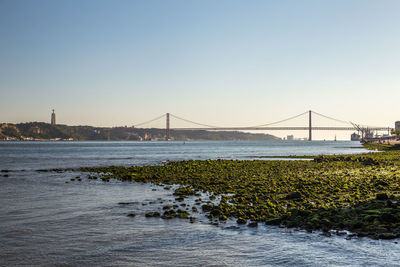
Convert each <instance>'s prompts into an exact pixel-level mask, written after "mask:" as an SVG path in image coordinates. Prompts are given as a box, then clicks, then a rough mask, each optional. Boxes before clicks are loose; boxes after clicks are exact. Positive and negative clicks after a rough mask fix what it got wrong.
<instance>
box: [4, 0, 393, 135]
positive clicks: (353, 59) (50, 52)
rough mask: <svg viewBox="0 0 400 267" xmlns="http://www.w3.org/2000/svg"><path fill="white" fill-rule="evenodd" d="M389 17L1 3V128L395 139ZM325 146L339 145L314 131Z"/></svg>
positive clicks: (211, 5)
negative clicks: (315, 116) (317, 116)
mask: <svg viewBox="0 0 400 267" xmlns="http://www.w3.org/2000/svg"><path fill="white" fill-rule="evenodd" d="M399 10H400V2H399V1H367V0H366V1H361V0H359V1H355V0H349V1H347V0H346V1H344V0H343V1H316V0H315V1H250V2H249V1H152V0H150V1H122V0H121V1H101V0H99V1H90V0H88V1H76V0H71V1H49V0H48V1H43V0H36V1H23V0H13V1H10V0H2V1H0V36H1V42H0V59H1V60H0V94H1V98H0V99H1V100H0V122H10V123H18V122H28V121H44V122H49V123H50V114H51V110H52V109H55V112H56V114H57V123H60V124H67V125H92V126H125V125H127V126H132V125H134V124H137V123H140V122H143V121H146V120H149V119H152V118H154V117H156V116H159V115H162V114H165V113H167V112H170V113H173V114H176V115H178V116H182V117H184V118H187V119H190V120H193V121H196V122H201V123H205V124H210V125H218V126H251V125H259V124H263V123H269V122H274V121H278V120H280V119H284V118H287V117H290V116H293V115H296V114H299V113H302V112H304V111H307V110H310V109H311V110H315V111H317V112H320V113H323V114H326V115H329V116H332V117H335V118H339V119H342V120H346V121H353V122H357V123H363V124H368V125H376V126H390V127H394V122H395V121H399V120H400V112H399V111H398V110H399V108H398V107H399V99H400V89H399V88H400V76H399V75H398V70H399V69H400V53H399V49H398V47H400V34H399V32H398V29H399V28H400V18H399V16H398V12H399ZM157 123H158V124H157ZM157 123H156V124H155V125H154V127H160V126H165V122H157ZM178 123H179V125H177V124H178ZM306 123H307V119H302V118H300V119H299V122H298V124H305V125H306ZM315 123H318V120H317V121H316V122H315ZM320 123H322V124H323V123H324V122H323V121H322V120H321V121H320ZM174 126H176V127H184V126H185V125H184V124H183V123H181V122H178V121H174V120H172V121H171V127H174ZM269 133H270V134H276V135H277V136H280V137H284V136H287V135H291V134H293V135H294V137H295V138H300V137H306V136H307V133H306V132H304V133H300V132H287V133H286V132H285V133H275V132H269ZM334 135H337V137H338V139H345V137H347V139H348V137H349V136H348V133H339V132H338V133H329V134H328V133H323V132H321V133H315V137H316V138H319V139H324V137H326V139H333V136H334Z"/></svg>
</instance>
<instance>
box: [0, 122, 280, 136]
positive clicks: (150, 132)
mask: <svg viewBox="0 0 400 267" xmlns="http://www.w3.org/2000/svg"><path fill="white" fill-rule="evenodd" d="M164 139H165V130H164V129H154V128H151V129H144V128H133V127H113V128H107V127H92V126H68V125H62V124H58V125H50V124H48V123H44V122H28V123H19V124H10V123H3V124H1V125H0V140H81V141H83V140H98V141H101V140H103V141H104V140H112V141H123V140H164ZM171 139H172V140H182V141H184V140H279V139H280V138H278V137H276V136H273V135H269V134H253V133H245V132H238V131H204V130H199V131H197V130H194V131H187V130H186V131H183V130H171Z"/></svg>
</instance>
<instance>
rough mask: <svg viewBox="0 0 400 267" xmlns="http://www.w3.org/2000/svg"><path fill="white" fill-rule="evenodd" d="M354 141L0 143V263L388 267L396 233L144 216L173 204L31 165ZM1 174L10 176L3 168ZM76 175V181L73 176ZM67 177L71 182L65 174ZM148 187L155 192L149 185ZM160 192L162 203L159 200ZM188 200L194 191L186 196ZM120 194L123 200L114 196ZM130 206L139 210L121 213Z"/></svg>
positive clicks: (395, 255)
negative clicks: (349, 234) (349, 235)
mask: <svg viewBox="0 0 400 267" xmlns="http://www.w3.org/2000/svg"><path fill="white" fill-rule="evenodd" d="M355 146H359V145H358V144H357V143H355V142H186V143H185V144H184V143H183V142H65V143H63V142H0V170H10V171H9V172H1V173H0V174H1V175H2V176H0V241H1V242H0V265H1V266H10V265H11V266H20V265H29V266H31V265H40V266H42V265H52V266H53V265H66V266H75V265H81V266H88V265H90V266H97V265H99V266H166V265H169V266H271V265H273V266H276V265H281V266H293V265H294V266H327V265H334V266H343V265H350V266H365V265H369V266H395V265H398V263H399V262H400V245H399V244H398V243H397V242H398V241H396V240H389V241H381V240H371V239H368V238H360V239H351V240H346V239H345V237H344V236H335V235H333V236H331V237H325V236H322V235H321V234H320V233H312V234H309V233H306V232H304V231H295V230H293V229H283V228H279V227H273V226H264V225H259V227H258V228H255V229H254V228H248V227H247V226H240V227H237V225H236V223H234V222H230V221H228V222H227V223H226V224H220V225H219V226H214V225H211V224H210V223H209V222H208V220H207V219H206V218H204V216H202V215H200V214H199V215H197V216H196V217H197V221H196V222H195V223H194V224H190V223H189V222H188V221H186V220H179V219H174V220H162V219H159V218H145V216H144V214H145V213H146V212H147V211H154V210H155V209H158V208H160V207H161V206H162V205H165V204H166V203H172V201H173V199H174V197H173V196H172V192H173V191H172V190H165V189H163V188H162V187H159V186H156V185H152V184H137V183H128V182H125V183H123V182H120V181H113V180H112V181H111V182H109V183H105V182H102V181H101V180H88V179H86V174H82V173H79V172H66V173H54V172H50V173H40V172H36V171H35V170H37V169H45V168H74V167H81V166H105V165H144V164H160V162H161V161H163V160H184V159H208V158H211V159H216V158H226V159H251V158H252V157H254V156H278V155H284V156H286V155H315V154H340V153H360V152H363V151H364V150H363V149H362V148H356V149H355V148H352V147H355ZM5 175H8V177H5ZM77 176H80V177H81V178H82V181H80V182H79V181H78V180H75V181H70V179H71V178H73V179H74V178H76V177H77ZM66 182H68V183H66ZM154 190H155V191H154ZM161 201H163V203H161ZM189 201H191V199H189ZM119 202H129V203H130V204H128V205H121V204H119ZM131 212H134V213H136V214H137V216H136V217H134V218H132V217H128V216H127V214H129V213H131Z"/></svg>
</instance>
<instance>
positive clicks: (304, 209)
mask: <svg viewBox="0 0 400 267" xmlns="http://www.w3.org/2000/svg"><path fill="white" fill-rule="evenodd" d="M370 148H371V149H374V150H375V149H378V146H376V145H372V146H371V147H370ZM380 150H384V151H385V152H380V153H364V154H360V155H339V156H338V155H332V156H315V157H313V160H298V161H259V160H255V161H236V160H207V161H193V160H190V161H180V162H169V163H168V164H165V165H163V166H142V167H136V166H133V167H114V166H112V167H102V168H82V169H81V170H82V171H86V172H91V173H98V174H99V175H100V176H101V177H102V179H105V180H109V179H110V178H115V179H119V180H123V181H134V182H140V183H156V184H163V185H165V186H166V187H170V186H171V185H173V184H179V185H181V187H179V188H177V189H176V190H175V191H174V195H176V196H178V198H177V199H176V200H177V201H183V200H184V199H185V198H186V197H188V196H199V195H200V194H199V193H200V192H203V193H206V192H208V193H210V195H211V197H210V199H211V198H212V199H215V196H218V195H219V196H221V201H220V202H219V203H212V202H209V203H206V204H202V205H201V210H202V211H203V212H204V213H206V215H207V216H208V218H210V220H215V219H218V220H220V221H226V220H227V219H229V218H232V219H233V218H235V219H236V220H237V222H238V223H239V224H246V223H247V221H250V224H252V225H254V224H255V223H258V222H264V223H265V224H270V225H284V226H286V227H299V228H302V229H306V230H308V231H313V230H322V231H325V232H326V231H328V230H331V229H335V230H349V231H353V232H355V233H357V234H358V235H359V236H369V237H373V238H396V237H400V224H397V222H400V217H399V216H400V210H399V208H400V207H399V206H398V205H397V199H398V196H399V195H400V151H398V150H397V149H394V148H388V147H384V149H380ZM385 196H386V197H385ZM390 198H391V199H390ZM201 202H202V200H201V199H196V200H195V204H196V205H200V204H201ZM203 203H204V202H203ZM177 207H178V206H177V205H174V208H177ZM192 211H193V212H196V211H197V208H196V210H195V209H192ZM189 216H190V214H189V213H188V212H187V211H178V212H177V211H174V210H169V209H168V210H166V211H164V214H163V215H162V217H163V218H166V219H171V218H189Z"/></svg>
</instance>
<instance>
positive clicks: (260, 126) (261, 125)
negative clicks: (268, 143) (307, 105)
mask: <svg viewBox="0 0 400 267" xmlns="http://www.w3.org/2000/svg"><path fill="white" fill-rule="evenodd" d="M307 113H308V111H306V112H304V113H301V114H299V115H296V116H293V117H290V118H287V119H284V120H280V121H276V122H271V123H267V124H262V125H257V126H253V127H264V126H269V125H273V124H278V123H281V122H285V121H289V120H292V119H295V118H298V117H300V116H303V115H304V114H307Z"/></svg>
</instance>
